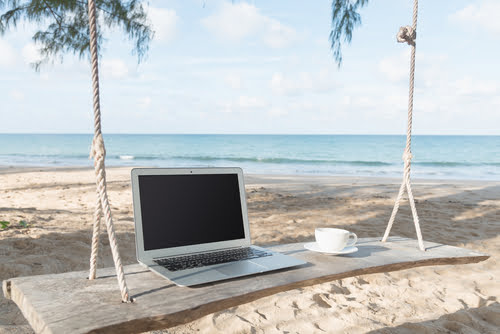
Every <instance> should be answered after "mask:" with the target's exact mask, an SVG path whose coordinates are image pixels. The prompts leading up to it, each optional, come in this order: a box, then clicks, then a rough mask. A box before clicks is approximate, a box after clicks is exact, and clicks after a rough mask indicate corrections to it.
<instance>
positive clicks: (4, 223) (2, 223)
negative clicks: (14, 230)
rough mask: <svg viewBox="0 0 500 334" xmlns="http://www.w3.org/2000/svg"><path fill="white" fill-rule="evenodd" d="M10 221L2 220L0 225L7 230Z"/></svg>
mask: <svg viewBox="0 0 500 334" xmlns="http://www.w3.org/2000/svg"><path fill="white" fill-rule="evenodd" d="M9 224H10V222H8V221H5V220H0V227H1V228H2V230H5V229H6V228H7V227H8V226H9Z"/></svg>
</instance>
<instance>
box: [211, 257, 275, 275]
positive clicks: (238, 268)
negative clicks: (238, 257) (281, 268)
mask: <svg viewBox="0 0 500 334" xmlns="http://www.w3.org/2000/svg"><path fill="white" fill-rule="evenodd" d="M216 270H217V271H218V272H220V273H222V274H224V275H228V276H241V275H248V274H253V273H261V272H263V271H265V270H266V268H265V267H264V266H259V265H258V264H255V263H253V262H250V261H240V262H233V263H228V264H225V265H222V266H220V267H218V268H217V269H216Z"/></svg>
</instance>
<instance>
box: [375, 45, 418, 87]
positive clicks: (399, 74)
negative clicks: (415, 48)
mask: <svg viewBox="0 0 500 334" xmlns="http://www.w3.org/2000/svg"><path fill="white" fill-rule="evenodd" d="M378 69H379V71H380V73H382V75H384V76H385V77H386V78H387V79H389V80H390V81H393V82H398V81H402V80H406V79H407V78H408V75H409V73H410V72H409V71H410V69H409V53H408V51H404V52H402V53H400V54H399V55H396V56H392V57H386V58H383V59H382V60H381V61H380V62H379V63H378Z"/></svg>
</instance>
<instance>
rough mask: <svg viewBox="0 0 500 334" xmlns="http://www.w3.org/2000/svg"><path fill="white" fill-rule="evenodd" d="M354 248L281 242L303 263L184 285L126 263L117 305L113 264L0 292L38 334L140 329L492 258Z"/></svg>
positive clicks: (409, 247) (434, 250) (400, 245)
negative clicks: (354, 280) (325, 250)
mask: <svg viewBox="0 0 500 334" xmlns="http://www.w3.org/2000/svg"><path fill="white" fill-rule="evenodd" d="M356 246H357V247H358V249H359V250H358V252H356V253H352V254H346V255H341V256H330V255H324V254H319V253H315V252H312V251H308V250H306V249H304V243H294V244H286V245H279V246H274V247H269V248H272V249H274V250H276V251H279V252H282V253H285V254H289V255H291V256H294V257H297V258H301V259H304V260H305V261H307V262H308V264H306V265H303V266H300V267H296V268H291V269H285V270H280V271H275V272H270V273H267V274H261V275H254V276H249V277H244V278H238V279H232V280H228V281H223V282H218V283H211V284H206V285H204V286H200V287H195V288H183V287H178V286H176V285H174V284H172V283H171V282H170V281H168V280H167V279H164V278H162V277H160V276H157V275H156V274H153V273H152V272H150V271H149V270H147V269H145V268H144V267H143V266H141V265H139V264H133V265H128V266H125V267H124V269H125V274H126V278H127V283H128V286H129V289H130V294H131V296H132V298H133V299H134V302H133V303H122V302H120V298H119V289H118V286H117V284H116V272H115V269H114V268H105V269H100V270H99V271H98V274H99V277H98V278H97V279H95V280H92V281H89V280H88V279H87V276H88V271H80V272H69V273H63V274H51V275H40V276H31V277H17V278H12V279H9V280H6V281H4V282H3V291H4V294H5V296H6V297H7V298H9V299H11V300H13V301H14V302H15V303H16V304H17V305H18V306H19V308H20V309H21V311H22V313H23V314H24V316H25V317H26V319H27V320H28V321H29V323H30V325H31V326H32V327H33V329H34V330H35V332H37V333H44V334H49V333H50V334H58V333H75V334H76V333H142V332H144V331H148V330H156V329H162V328H168V327H172V326H176V325H180V324H184V323H188V322H190V321H193V320H196V319H199V318H201V317H203V316H205V315H207V314H211V313H214V312H217V311H221V310H224V309H227V308H230V307H234V306H237V305H241V304H244V303H248V302H251V301H254V300H256V299H259V298H262V297H265V296H269V295H273V294H276V293H278V292H283V291H288V290H291V289H296V288H300V287H305V286H310V285H313V284H318V283H324V282H328V281H332V280H337V279H342V278H346V277H353V276H358V275H364V274H371V273H380V272H390V271H397V270H403V269H409V268H415V267H420V266H431V265H449V264H465V263H476V262H481V261H484V260H486V259H488V258H489V255H487V254H482V253H478V252H474V251H470V250H466V249H463V248H458V247H453V246H447V245H442V244H437V243H432V242H425V247H426V249H427V251H425V252H422V251H420V250H419V249H418V248H417V241H416V240H414V239H408V238H402V237H391V238H389V240H388V242H385V243H382V242H380V239H378V238H361V239H359V241H358V244H357V245H356Z"/></svg>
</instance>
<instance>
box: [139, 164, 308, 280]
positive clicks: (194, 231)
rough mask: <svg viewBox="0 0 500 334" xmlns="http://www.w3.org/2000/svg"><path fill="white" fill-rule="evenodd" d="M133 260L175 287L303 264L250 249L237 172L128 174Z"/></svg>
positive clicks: (239, 172) (240, 178)
mask: <svg viewBox="0 0 500 334" xmlns="http://www.w3.org/2000/svg"><path fill="white" fill-rule="evenodd" d="M132 195H133V202H134V221H135V242H136V251H137V260H138V261H139V263H141V264H142V265H144V266H146V267H147V268H149V269H150V270H151V271H153V272H154V273H156V274H159V275H161V276H163V277H166V278H168V279H169V280H170V281H172V282H174V283H175V284H177V285H179V286H193V285H199V284H205V283H210V282H215V281H220V280H226V279H230V278H235V277H240V276H246V275H252V274H257V273H263V272H267V271H272V270H278V269H283V268H288V267H293V266H299V265H302V264H305V263H306V262H304V261H302V260H299V259H296V258H294V257H292V256H288V255H284V254H280V253H277V252H274V251H271V250H268V249H265V248H262V247H258V246H255V245H251V243H250V228H249V223H248V214H247V204H246V199H245V185H244V181H243V171H242V169H241V168H134V169H132Z"/></svg>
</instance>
